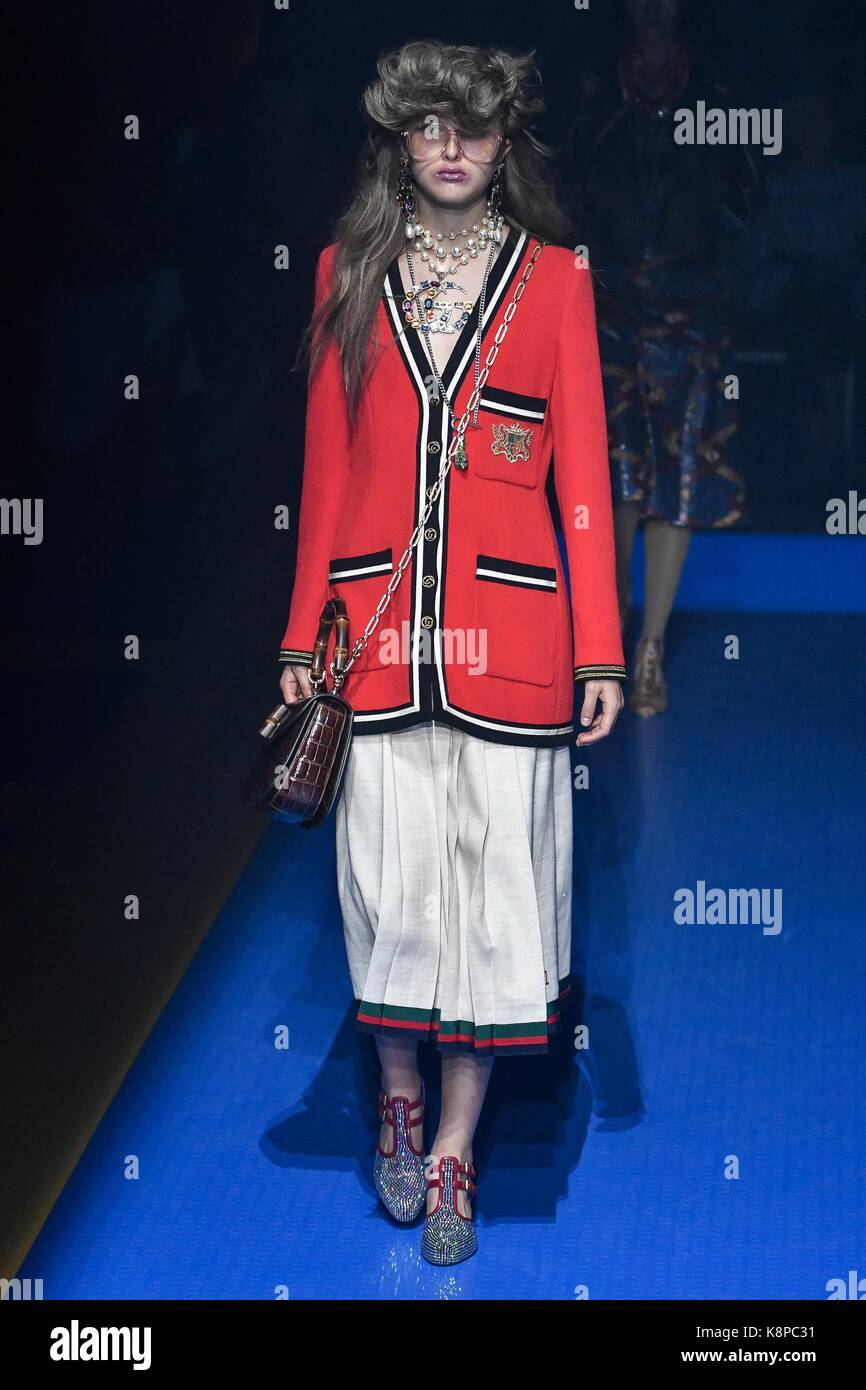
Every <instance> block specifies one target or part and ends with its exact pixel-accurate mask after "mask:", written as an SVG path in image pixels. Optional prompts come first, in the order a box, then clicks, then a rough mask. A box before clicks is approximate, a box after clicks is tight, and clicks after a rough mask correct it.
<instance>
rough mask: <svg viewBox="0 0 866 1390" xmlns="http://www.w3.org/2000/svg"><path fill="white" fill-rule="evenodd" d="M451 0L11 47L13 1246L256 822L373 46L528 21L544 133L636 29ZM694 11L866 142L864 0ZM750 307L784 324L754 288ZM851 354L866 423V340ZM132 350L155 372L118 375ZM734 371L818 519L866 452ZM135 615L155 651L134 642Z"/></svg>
mask: <svg viewBox="0 0 866 1390" xmlns="http://www.w3.org/2000/svg"><path fill="white" fill-rule="evenodd" d="M431 16H432V11H431V9H430V7H418V8H417V11H416V10H415V9H414V8H413V7H411V6H407V5H406V4H405V0H402V3H394V2H393V0H389V2H388V3H381V2H380V3H376V4H375V5H358V4H348V3H332V4H330V5H327V6H321V5H313V4H302V3H298V0H296V3H294V4H292V7H291V9H290V10H289V11H288V12H284V11H277V10H275V9H274V8H273V6H272V5H271V4H268V3H265V2H264V0H231V2H230V0H207V3H204V0H174V3H167V0H149V2H148V3H147V4H143V3H138V4H136V3H129V2H127V3H125V4H123V5H122V6H121V5H117V4H116V3H115V4H107V3H98V4H91V5H89V6H87V7H80V6H64V7H56V8H54V9H52V8H51V7H49V8H48V9H45V8H43V7H42V6H38V7H37V6H34V7H31V9H30V11H29V12H28V13H27V14H25V15H24V16H23V17H22V18H21V19H20V20H19V29H18V32H17V34H16V35H15V36H14V40H13V42H12V44H11V45H10V58H11V60H12V66H13V67H14V91H13V98H12V103H11V107H10V110H11V115H9V116H8V117H7V132H8V133H10V134H11V137H12V139H11V143H12V147H13V159H14V167H13V170H12V175H11V177H10V180H9V182H8V189H9V192H10V195H11V196H10V205H11V208H12V212H13V216H12V218H11V219H10V225H9V227H8V230H9V231H10V232H11V233H12V241H11V244H10V249H9V250H8V251H7V271H8V272H9V273H10V275H9V278H10V285H9V292H8V298H7V307H8V314H7V329H8V330H9V331H10V339H11V347H12V354H11V365H10V370H9V372H8V374H7V382H8V384H9V385H10V387H11V388H12V389H11V401H10V407H9V413H8V415H7V447H6V449H5V450H4V453H3V457H2V461H0V494H2V495H3V496H4V497H21V496H25V497H41V498H43V499H44V506H45V537H44V540H43V543H42V544H41V545H39V546H32V547H25V546H23V545H22V543H21V539H20V538H18V537H12V536H8V537H7V536H4V537H2V538H0V580H2V584H3V594H4V600H5V601H4V605H3V611H4V626H5V640H4V642H3V643H2V644H0V648H2V651H0V662H2V673H0V674H2V690H3V699H4V718H3V721H2V726H0V727H2V779H0V852H2V856H3V859H2V864H0V869H2V881H3V907H4V914H3V935H2V968H3V977H2V997H0V1006H2V1007H0V1012H2V1016H3V1020H4V1022H3V1027H4V1030H5V1031H4V1034H3V1035H2V1036H0V1046H2V1052H3V1056H4V1057H5V1058H7V1060H8V1059H9V1058H13V1059H14V1064H13V1065H12V1066H11V1067H10V1066H7V1067H6V1068H4V1079H3V1083H2V1089H0V1114H2V1116H3V1123H4V1127H5V1128H4V1134H3V1136H2V1142H3V1150H2V1153H0V1171H2V1173H3V1175H4V1176H3V1179H2V1182H3V1184H4V1186H5V1190H4V1191H2V1192H0V1197H2V1199H3V1200H2V1206H3V1208H4V1210H5V1211H6V1212H14V1217H13V1219H12V1220H11V1221H10V1222H9V1223H8V1228H7V1230H6V1232H5V1233H6V1234H7V1235H8V1237H9V1244H8V1250H9V1251H11V1252H13V1253H12V1254H10V1255H8V1256H7V1260H8V1261H9V1262H11V1264H14V1263H15V1261H16V1258H17V1256H16V1253H15V1252H17V1254H20V1252H21V1250H22V1248H23V1247H24V1246H25V1245H26V1243H27V1240H28V1239H29V1238H30V1237H31V1236H32V1234H33V1232H34V1231H35V1229H38V1225H39V1223H40V1221H41V1219H43V1217H44V1215H45V1212H46V1211H47V1210H48V1209H49V1208H50V1202H51V1200H52V1193H54V1194H56V1191H57V1190H59V1186H62V1182H63V1180H64V1177H65V1174H66V1173H68V1172H69V1171H70V1170H71V1167H72V1166H74V1163H75V1161H76V1158H77V1156H78V1154H79V1153H80V1152H81V1149H82V1147H83V1145H84V1144H86V1142H87V1139H88V1137H89V1135H90V1133H92V1130H93V1128H94V1126H95V1124H96V1123H97V1122H98V1119H99V1117H100V1115H101V1114H102V1113H103V1111H104V1108H105V1105H106V1104H107V1103H108V1101H109V1100H110V1097H111V1095H112V1094H113V1093H114V1091H115V1090H116V1088H117V1086H118V1085H119V1084H120V1081H121V1080H122V1077H123V1075H124V1073H125V1071H126V1069H127V1068H128V1066H129V1065H130V1063H131V1061H132V1060H133V1059H134V1057H135V1055H136V1053H137V1051H138V1049H139V1048H140V1046H141V1043H142V1042H143V1040H144V1039H145V1038H146V1036H147V1034H148V1032H149V1030H150V1028H151V1027H152V1026H153V1022H154V1021H155V1018H156V1017H157V1016H158V1013H159V1011H160V1009H161V1007H162V1006H163V1004H164V1003H165V1001H166V1000H167V999H168V998H169V997H170V995H171V992H172V990H173V988H174V987H175V984H176V981H177V979H178V978H179V976H180V974H181V973H182V972H183V970H184V969H185V968H186V965H187V964H188V962H189V959H190V958H191V955H192V954H193V952H194V951H195V949H196V948H197V945H198V943H199V942H200V940H201V939H202V936H203V934H204V933H206V931H207V928H208V926H209V924H210V921H211V920H212V918H213V914H214V912H215V911H216V910H218V908H219V905H220V903H221V901H222V899H223V898H224V896H225V894H226V893H227V892H228V891H229V889H230V887H231V884H232V882H233V881H234V879H235V877H236V875H237V873H238V872H239V870H240V867H241V866H242V864H243V862H244V860H245V858H246V857H247V856H248V855H249V854H250V853H251V852H252V850H253V848H254V846H255V842H256V839H257V837H258V835H259V833H260V831H261V829H262V826H261V825H259V824H258V823H257V822H254V820H253V818H252V817H250V816H249V814H248V813H247V812H246V811H245V810H244V809H243V808H242V807H241V806H240V801H239V790H238V789H239V787H240V784H241V781H242V778H243V774H244V772H245V771H246V768H247V765H248V764H249V762H250V760H251V758H252V756H253V752H254V739H255V729H256V727H257V724H258V721H259V718H260V716H261V715H262V714H263V713H264V712H265V711H266V710H267V709H268V708H270V707H271V706H272V705H273V704H274V703H276V699H277V675H278V668H277V666H276V661H275V654H276V650H277V647H278V644H279V639H280V637H281V635H282V631H283V626H284V623H285V618H286V614H287V610H288V600H289V595H290V590H291V583H292V568H293V554H294V546H295V535H294V528H292V529H290V530H289V531H288V532H287V533H284V532H279V531H276V530H275V529H274V526H273V512H274V508H275V507H276V506H278V505H280V504H286V505H287V506H288V507H289V508H290V512H291V515H292V517H293V518H294V517H296V515H297V507H298V489H299V484H300V472H301V461H302V459H301V455H302V442H303V400H304V381H303V377H302V374H300V373H298V372H297V371H294V370H293V360H294V355H295V349H296V346H297V342H298V338H299V335H300V333H301V330H302V328H303V326H304V323H305V321H306V318H307V316H308V314H309V310H310V306H311V298H312V277H313V268H314V264H315V258H316V256H317V254H318V251H319V250H320V249H321V247H322V246H323V245H324V244H325V243H326V242H327V241H328V240H330V239H331V233H330V227H331V224H332V221H333V219H334V217H335V215H336V214H337V213H338V212H339V211H340V210H341V209H342V207H343V205H344V203H345V201H346V200H347V198H348V196H349V192H350V189H351V181H352V176H353V170H354V166H355V161H356V156H357V149H358V145H359V141H360V138H361V136H362V132H363V125H362V120H361V116H360V114H359V109H358V103H359V98H360V93H361V89H362V88H363V86H364V85H365V83H366V82H367V81H368V80H369V79H370V77H371V75H372V73H373V71H374V64H375V59H376V57H377V55H378V54H379V53H380V52H381V51H384V50H387V49H390V48H393V47H396V46H399V45H400V44H401V43H403V42H405V41H406V40H408V39H410V38H421V37H436V38H441V39H444V40H447V41H452V42H468V43H480V44H503V45H506V46H509V47H513V48H515V49H518V50H527V49H534V50H535V52H536V57H537V62H538V64H539V67H540V69H541V73H542V77H543V80H544V85H545V91H546V93H547V95H548V100H549V108H548V111H547V112H546V113H545V116H544V118H543V120H542V122H541V124H540V130H541V133H542V134H543V136H544V137H545V138H546V139H547V140H548V141H549V142H550V143H551V144H552V145H554V146H557V144H558V142H559V140H560V138H561V135H562V131H563V128H564V120H565V118H566V114H567V112H568V111H569V103H570V100H571V95H572V80H573V75H574V73H575V71H576V69H577V68H578V67H579V66H580V65H581V64H582V63H583V62H585V61H586V59H587V58H588V57H589V56H591V55H592V54H594V53H596V52H598V51H601V50H603V49H604V48H605V47H606V46H609V45H610V44H612V43H613V42H614V41H615V39H616V37H617V35H618V34H619V33H620V32H621V9H620V6H619V5H618V4H617V3H615V0H592V3H591V6H590V9H589V11H587V12H580V11H575V10H574V8H573V6H572V5H570V4H568V3H565V0H563V2H562V3H556V4H552V3H542V4H536V5H532V6H526V5H523V4H520V5H518V4H513V3H508V0H496V3H487V2H482V3H478V0H475V2H474V3H473V4H472V5H471V6H464V7H459V9H457V10H455V11H454V13H452V14H449V15H448V17H447V18H444V17H443V18H442V19H441V20H439V21H436V22H435V23H434V22H432V20H431ZM690 24H691V29H692V35H693V37H694V39H695V40H696V41H698V42H699V43H700V45H701V47H702V48H703V49H704V50H705V51H708V52H710V53H711V54H712V55H714V56H716V57H717V58H718V59H719V60H720V61H723V62H724V63H726V64H728V65H730V66H731V68H733V69H734V70H735V71H736V72H737V73H738V75H739V76H740V77H741V78H742V79H743V80H744V82H745V83H746V84H747V86H748V88H749V90H750V93H751V98H752V102H753V104H755V105H758V106H779V105H782V106H784V102H785V100H786V99H787V98H788V97H789V96H790V95H791V94H793V93H797V92H798V91H802V90H811V89H813V88H815V87H816V86H817V87H818V88H819V89H821V90H825V91H827V92H829V93H830V94H831V96H832V99H833V103H834V109H835V115H836V119H837V123H838V153H839V154H840V155H841V156H843V157H844V158H845V159H847V160H850V161H854V162H861V161H863V159H864V157H866V147H864V146H866V141H864V130H866V121H864V109H863V106H864V99H866V98H864V82H863V77H864V69H866V62H864V33H866V22H864V5H863V3H861V2H860V0H844V3H843V0H821V3H818V0H762V3H760V4H755V3H754V0H718V3H715V4H711V5H692V6H690ZM130 113H134V114H136V115H137V116H138V117H139V119H140V121H141V138H140V139H139V140H138V141H135V142H130V141H128V140H125V139H124V138H123V120H124V117H125V116H127V115H128V114H130ZM780 158H784V155H783V156H780ZM771 162H772V161H770V160H765V161H764V163H765V164H769V163H771ZM564 193H565V195H566V198H567V197H568V189H567V188H566V189H564ZM279 243H285V244H286V245H288V247H289V248H290V257H291V260H290V269H289V270H288V271H284V272H277V271H275V269H274V266H273V256H274V246H275V245H277V244H279ZM816 254H817V255H820V247H819V248H816ZM739 332H740V335H741V341H742V343H743V344H744V345H750V346H752V347H753V348H758V349H760V348H761V347H762V346H763V345H765V344H764V339H763V337H762V332H763V329H762V325H761V323H760V322H759V321H755V320H753V319H751V318H748V317H747V318H744V320H743V321H742V323H741V324H740V325H739ZM857 371H858V373H859V374H858V375H857V378H856V380H857V386H858V394H857V412H858V413H857V420H856V430H855V438H856V440H857V444H858V448H859V441H860V440H861V439H862V424H863V395H864V392H863V390H862V384H861V383H862V380H863V377H862V343H861V344H860V358H859V363H858V364H857ZM750 372H751V373H752V375H751V376H749V373H750ZM128 373H136V374H137V375H138V376H139V377H140V380H141V386H142V395H141V399H140V400H139V401H137V402H129V401H127V400H125V399H124V396H123V378H124V377H125V376H126V375H127V374H128ZM742 374H743V382H744V386H743V397H744V404H743V410H742V416H741V432H740V436H741V437H740V443H741V447H742V450H743V457H742V462H743V471H744V472H745V474H746V480H747V485H748V489H749V496H750V504H751V516H750V519H749V524H750V525H751V526H752V528H753V529H756V530H759V531H760V530H789V531H791V530H802V531H816V532H817V531H821V530H823V526H824V519H825V513H824V500H825V499H826V498H827V497H829V496H833V495H839V494H841V493H843V492H844V490H845V488H847V487H848V486H854V481H853V480H854V479H855V478H856V477H857V476H860V477H862V466H861V464H860V462H859V460H858V458H857V457H856V455H855V456H853V457H851V458H847V459H843V458H829V459H827V460H826V466H825V468H824V470H823V471H820V470H819V472H818V473H817V474H816V473H815V471H814V469H813V470H811V471H807V470H803V469H801V468H800V467H799V460H798V429H799V427H798V425H797V408H798V402H797V400H796V398H795V394H794V391H793V387H792V384H791V381H790V379H789V378H788V376H787V375H786V369H785V364H784V362H781V363H778V364H776V365H774V366H773V367H772V368H769V367H766V366H758V365H752V366H749V365H748V364H747V363H744V364H743V367H742ZM128 634H136V635H137V636H138V637H139V638H140V640H141V643H142V657H141V660H139V661H137V662H129V661H126V660H124V658H123V651H122V644H123V639H124V637H125V636H126V635H128ZM131 892H136V893H139V894H140V895H141V898H142V903H143V912H142V917H141V920H140V922H138V924H137V925H136V926H135V927H134V928H133V927H131V926H130V923H129V922H128V920H127V919H125V918H124V916H123V912H122V903H123V900H124V898H125V896H126V895H127V894H128V893H131ZM2 1272H4V1273H5V1272H7V1270H6V1268H5V1266H4V1268H3V1271H2Z"/></svg>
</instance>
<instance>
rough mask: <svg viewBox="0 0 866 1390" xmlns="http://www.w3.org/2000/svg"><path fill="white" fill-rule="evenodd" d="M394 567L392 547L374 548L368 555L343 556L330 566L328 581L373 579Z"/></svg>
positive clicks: (334, 582)
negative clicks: (386, 548) (384, 548)
mask: <svg viewBox="0 0 866 1390" xmlns="http://www.w3.org/2000/svg"><path fill="white" fill-rule="evenodd" d="M393 568H394V563H393V560H392V558H391V550H390V547H389V549H388V550H373V551H371V552H370V553H369V554H368V555H347V556H342V557H341V558H339V559H336V560H332V561H331V563H330V565H329V566H328V583H329V584H348V583H349V581H350V580H353V579H371V578H373V577H375V575H377V574H390V573H391V571H392V570H393Z"/></svg>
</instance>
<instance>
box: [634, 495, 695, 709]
mask: <svg viewBox="0 0 866 1390" xmlns="http://www.w3.org/2000/svg"><path fill="white" fill-rule="evenodd" d="M690 540H691V531H690V530H689V528H688V527H687V526H674V525H672V523H671V522H669V521H656V520H652V521H647V523H646V526H645V528H644V549H645V559H644V590H645V598H644V615H643V629H642V631H641V636H640V641H639V643H638V647H637V653H636V655H635V664H634V672H633V675H632V686H631V691H630V693H629V701H628V703H629V709H631V710H632V712H633V713H634V714H637V715H639V716H640V717H641V718H642V719H650V718H652V716H653V715H655V714H661V713H662V712H663V711H664V710H665V709H667V703H668V692H667V683H666V681H665V675H664V638H665V632H666V631H667V625H668V620H669V618H670V616H671V611H672V609H673V606H674V599H675V598H676V596H677V589H678V588H679V583H680V576H681V575H682V572H683V565H684V563H685V559H686V554H687V553H688V548H689V542H690Z"/></svg>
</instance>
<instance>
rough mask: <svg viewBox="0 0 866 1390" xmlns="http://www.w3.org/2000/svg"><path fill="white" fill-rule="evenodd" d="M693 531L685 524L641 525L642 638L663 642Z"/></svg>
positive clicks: (649, 522)
mask: <svg viewBox="0 0 866 1390" xmlns="http://www.w3.org/2000/svg"><path fill="white" fill-rule="evenodd" d="M691 538H692V533H691V531H690V530H689V528H688V526H673V525H672V524H671V523H670V522H669V521H647V522H646V524H645V526H644V555H645V559H644V591H645V597H644V611H643V629H642V631H641V635H640V637H641V641H642V642H663V641H664V639H665V631H666V629H667V625H668V619H669V618H670V616H671V611H672V609H673V606H674V599H675V598H676V596H677V589H678V588H679V585H680V577H681V575H682V572H683V565H684V564H685V560H686V555H687V553H688V549H689V542H690V540H691Z"/></svg>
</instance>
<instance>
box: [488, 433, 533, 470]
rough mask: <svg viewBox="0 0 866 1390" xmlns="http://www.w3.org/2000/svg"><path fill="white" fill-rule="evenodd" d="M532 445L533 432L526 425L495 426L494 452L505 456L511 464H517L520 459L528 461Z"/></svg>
mask: <svg viewBox="0 0 866 1390" xmlns="http://www.w3.org/2000/svg"><path fill="white" fill-rule="evenodd" d="M531 444H532V430H530V429H527V428H526V426H525V425H494V426H493V444H492V449H493V452H494V454H504V455H505V457H506V458H507V459H508V462H509V463H517V461H518V459H528V458H529V449H530V446H531Z"/></svg>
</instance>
